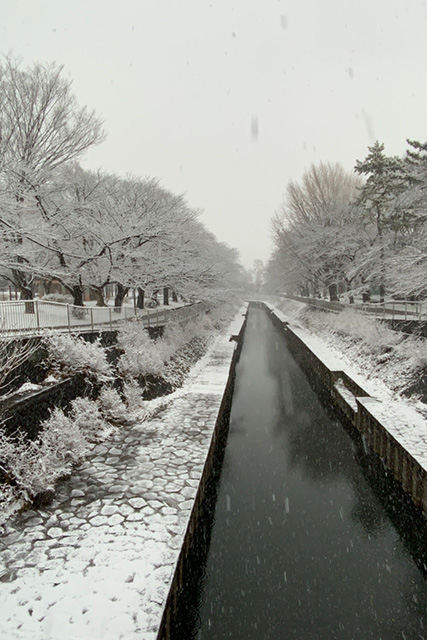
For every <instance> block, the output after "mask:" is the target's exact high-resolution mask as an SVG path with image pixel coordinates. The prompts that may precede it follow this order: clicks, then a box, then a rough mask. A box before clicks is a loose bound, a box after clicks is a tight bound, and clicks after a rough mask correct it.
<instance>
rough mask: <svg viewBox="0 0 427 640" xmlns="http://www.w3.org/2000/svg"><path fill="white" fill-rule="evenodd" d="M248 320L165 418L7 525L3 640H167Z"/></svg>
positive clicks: (97, 452)
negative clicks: (169, 614) (180, 570)
mask: <svg viewBox="0 0 427 640" xmlns="http://www.w3.org/2000/svg"><path fill="white" fill-rule="evenodd" d="M242 322H243V318H242V310H240V311H239V314H238V315H237V316H236V319H235V321H234V323H232V326H230V327H229V328H228V331H227V332H226V333H225V334H224V335H223V336H221V337H220V338H218V339H217V340H216V342H215V344H214V345H213V347H212V348H211V350H210V351H209V353H208V354H207V356H206V357H205V358H204V366H202V367H201V366H199V368H198V372H197V378H196V379H193V380H192V381H190V382H189V383H188V384H187V385H186V386H185V387H184V388H183V389H182V390H181V392H180V394H178V397H176V398H175V399H173V400H171V401H170V403H169V404H167V405H166V407H165V408H163V409H161V410H160V411H159V413H158V415H157V416H156V417H154V418H152V419H151V420H150V421H148V422H144V423H142V424H137V425H133V426H132V427H128V428H123V429H122V430H120V431H119V432H118V434H117V435H116V436H115V437H114V439H113V440H112V441H109V442H108V443H103V444H100V445H97V446H96V447H95V448H94V449H93V453H92V455H91V457H90V459H88V460H87V461H86V462H85V463H84V464H83V465H81V466H80V467H79V468H78V469H77V470H76V473H75V475H74V476H73V477H72V478H71V479H70V480H68V481H64V482H62V483H61V485H60V486H59V491H58V495H57V498H56V499H55V502H54V503H53V504H52V506H51V507H49V508H47V509H46V510H43V511H41V510H39V511H27V512H26V513H23V514H21V515H20V516H18V517H17V518H16V519H14V520H13V521H11V522H9V524H8V525H6V527H5V532H4V535H3V536H2V538H1V539H0V600H1V603H2V604H1V614H0V637H1V638H8V639H10V640H12V639H15V638H16V639H18V640H20V639H24V638H25V639H26V638H28V639H29V638H31V640H77V639H78V640H86V639H87V640H89V639H90V640H97V639H102V640H119V639H126V640H136V639H138V640H142V639H144V640H154V639H155V638H156V636H157V631H158V627H159V625H160V622H161V617H162V614H163V609H164V605H165V601H166V597H167V594H168V591H169V587H170V584H171V580H172V577H173V573H174V568H175V565H176V562H177V560H178V556H179V552H180V549H181V546H182V542H183V537H184V533H185V530H186V527H187V524H188V520H189V516H190V513H191V509H192V506H193V502H194V497H195V495H196V492H197V488H198V483H199V479H200V477H201V473H202V470H203V466H204V463H205V459H206V455H207V452H208V450H209V446H210V442H211V437H212V433H213V429H214V426H215V423H216V419H217V416H218V411H219V407H220V404H221V400H222V396H223V392H224V388H225V385H226V382H227V379H228V374H229V367H230V363H231V358H232V355H233V350H234V344H235V343H232V342H229V336H230V335H231V334H237V333H238V332H239V329H240V326H241V324H242Z"/></svg>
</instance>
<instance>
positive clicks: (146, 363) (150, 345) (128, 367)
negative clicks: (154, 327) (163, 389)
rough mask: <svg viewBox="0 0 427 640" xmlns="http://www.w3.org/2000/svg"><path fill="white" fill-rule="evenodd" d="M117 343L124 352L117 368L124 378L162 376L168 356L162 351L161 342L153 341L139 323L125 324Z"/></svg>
mask: <svg viewBox="0 0 427 640" xmlns="http://www.w3.org/2000/svg"><path fill="white" fill-rule="evenodd" d="M117 343H118V346H119V348H120V349H121V350H122V351H123V354H122V355H121V356H120V358H119V361H118V364H117V368H118V370H119V372H120V373H121V374H122V375H123V376H124V377H126V378H129V377H133V378H138V377H139V376H146V375H149V374H153V375H160V374H161V372H162V368H163V365H164V362H165V359H167V357H168V354H166V353H165V350H164V348H163V349H162V346H164V345H162V342H161V340H160V339H158V340H152V339H151V338H150V336H149V334H148V331H146V330H145V329H144V328H143V327H142V326H141V325H140V324H139V323H128V324H125V325H124V326H123V327H122V328H121V329H120V331H119V333H118V336H117Z"/></svg>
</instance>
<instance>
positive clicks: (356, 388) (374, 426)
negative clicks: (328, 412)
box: [261, 304, 427, 515]
mask: <svg viewBox="0 0 427 640" xmlns="http://www.w3.org/2000/svg"><path fill="white" fill-rule="evenodd" d="M261 306H262V307H263V308H264V309H265V310H266V311H267V312H268V313H269V314H270V316H271V319H272V321H273V323H274V324H275V325H276V326H277V327H281V329H282V330H283V331H284V332H285V333H286V336H287V340H288V345H289V349H290V351H291V352H292V354H293V355H294V357H295V358H296V359H297V361H298V362H299V363H300V365H301V366H302V367H303V369H305V371H306V372H309V373H310V374H311V375H313V374H314V375H315V377H316V379H317V380H318V381H319V382H320V383H321V385H322V387H323V388H324V389H325V390H326V391H327V392H328V393H329V394H330V396H331V399H332V401H333V402H334V403H335V405H336V406H337V407H338V408H339V409H340V410H341V411H342V413H343V414H344V415H345V416H346V418H347V419H348V420H349V421H350V423H351V424H352V425H353V426H354V427H355V428H356V429H357V431H358V432H359V433H360V435H361V436H362V438H363V442H364V444H365V446H367V447H369V449H370V450H372V451H373V452H374V453H375V454H376V455H377V456H378V457H379V458H380V460H381V461H382V463H383V465H384V466H385V467H386V468H387V469H388V470H389V471H390V472H391V473H392V475H393V476H394V478H395V479H396V480H397V481H398V482H399V483H400V485H401V487H402V488H403V490H404V491H405V492H406V493H407V494H408V495H409V496H410V497H411V499H412V501H413V502H414V504H415V505H417V506H418V507H419V508H420V509H421V510H422V511H423V513H424V515H427V422H426V420H425V419H424V418H423V417H422V416H421V415H420V414H419V413H417V412H416V411H415V410H413V409H411V408H409V407H407V406H404V407H403V406H399V404H398V403H392V402H391V401H390V402H387V401H385V400H379V399H377V398H375V397H373V396H372V395H370V394H369V393H368V392H367V391H366V390H365V389H364V388H363V387H362V386H361V384H360V383H359V382H356V381H355V380H354V378H353V377H352V375H349V373H348V372H347V371H346V365H345V364H344V363H343V362H342V361H340V360H339V359H338V358H336V357H334V356H332V355H331V354H330V353H328V349H327V347H325V346H323V345H321V344H320V343H319V341H318V340H317V339H316V338H315V337H313V336H312V335H311V334H309V333H308V332H307V331H305V330H303V329H301V328H300V327H296V326H292V325H291V324H289V322H288V319H287V318H286V316H285V315H284V314H283V313H281V312H280V311H279V310H277V309H274V308H272V307H268V306H267V305H265V304H261Z"/></svg>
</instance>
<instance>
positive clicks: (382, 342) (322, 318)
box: [305, 309, 402, 353]
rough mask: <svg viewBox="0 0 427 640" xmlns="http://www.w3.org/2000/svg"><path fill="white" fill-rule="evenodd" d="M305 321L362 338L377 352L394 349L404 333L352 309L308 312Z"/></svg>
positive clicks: (345, 334) (311, 325)
mask: <svg viewBox="0 0 427 640" xmlns="http://www.w3.org/2000/svg"><path fill="white" fill-rule="evenodd" d="M305 323H306V325H308V326H309V327H312V328H316V327H317V328H322V327H327V328H328V329H329V330H330V331H333V332H336V333H339V334H340V335H344V336H349V337H350V338H352V339H356V340H362V341H363V342H364V343H366V344H367V345H369V347H370V348H371V349H372V350H373V351H375V352H377V353H378V352H380V353H381V352H384V351H387V350H390V349H392V348H393V347H394V346H396V345H397V344H398V343H399V342H400V341H401V340H402V334H400V333H399V332H397V331H393V330H392V329H389V328H388V327H387V326H386V325H385V324H384V323H383V322H381V321H380V320H375V318H371V317H369V316H364V315H362V314H361V313H358V312H357V311H353V310H352V309H346V310H345V311H342V312H341V313H337V314H335V313H323V312H318V311H315V312H312V311H311V312H309V313H308V314H306V316H305Z"/></svg>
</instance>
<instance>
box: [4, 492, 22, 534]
mask: <svg viewBox="0 0 427 640" xmlns="http://www.w3.org/2000/svg"><path fill="white" fill-rule="evenodd" d="M21 500H22V498H21V496H20V494H19V492H18V491H17V490H16V488H15V487H12V486H11V485H10V484H0V525H1V524H3V523H4V522H6V520H7V519H8V518H9V517H10V516H11V515H12V514H13V513H15V512H16V511H18V509H20V508H21V507H22V506H23V502H21Z"/></svg>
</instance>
